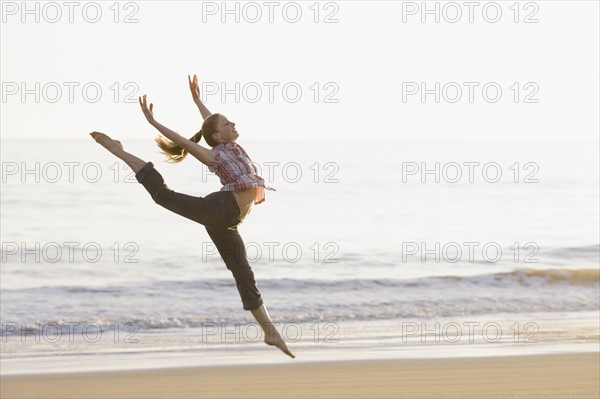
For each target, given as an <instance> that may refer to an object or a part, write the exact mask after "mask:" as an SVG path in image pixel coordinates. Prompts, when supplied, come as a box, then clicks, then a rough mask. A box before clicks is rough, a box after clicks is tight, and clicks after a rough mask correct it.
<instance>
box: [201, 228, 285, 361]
mask: <svg viewBox="0 0 600 399" xmlns="http://www.w3.org/2000/svg"><path fill="white" fill-rule="evenodd" d="M205 227H206V231H207V232H208V235H209V236H210V238H211V240H212V241H213V243H214V244H215V246H216V247H217V250H218V251H219V254H220V255H221V258H223V261H224V262H225V265H226V266H227V269H229V270H230V271H231V273H232V274H233V278H234V279H235V283H236V285H237V289H238V292H239V294H240V297H241V298H242V303H243V307H244V310H249V311H250V312H251V313H252V315H253V316H254V318H255V319H256V321H258V323H259V324H260V326H261V327H262V329H263V331H264V333H265V343H267V344H269V345H274V346H276V347H278V348H279V349H281V350H282V351H283V352H284V353H286V354H288V355H289V356H291V357H295V356H294V355H293V354H292V352H290V351H289V349H288V348H287V345H286V344H285V341H284V340H283V338H282V337H281V335H280V334H279V332H278V331H277V329H276V328H275V326H274V325H273V322H272V321H271V317H270V316H269V313H267V309H266V307H265V305H264V302H263V299H262V296H261V294H260V291H259V290H258V287H257V286H256V280H255V279H254V273H253V272H252V268H251V267H250V264H249V263H248V258H247V255H246V248H245V245H244V241H243V240H242V237H241V236H240V233H239V231H238V230H237V228H234V229H232V230H228V229H223V230H222V229H215V228H212V227H208V226H205Z"/></svg>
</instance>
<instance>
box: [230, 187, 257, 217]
mask: <svg viewBox="0 0 600 399" xmlns="http://www.w3.org/2000/svg"><path fill="white" fill-rule="evenodd" d="M257 189H258V188H257V187H250V188H248V189H246V190H242V191H234V192H233V195H234V196H235V200H236V201H237V204H238V206H239V208H240V220H242V221H243V220H244V219H245V218H246V216H248V214H249V213H250V210H251V209H252V205H254V200H255V198H256V190H257Z"/></svg>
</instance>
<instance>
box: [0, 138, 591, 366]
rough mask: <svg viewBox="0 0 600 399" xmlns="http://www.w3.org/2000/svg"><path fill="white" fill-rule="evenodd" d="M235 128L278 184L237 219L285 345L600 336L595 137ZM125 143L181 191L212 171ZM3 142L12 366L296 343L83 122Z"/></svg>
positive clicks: (262, 352) (573, 341)
mask: <svg viewBox="0 0 600 399" xmlns="http://www.w3.org/2000/svg"><path fill="white" fill-rule="evenodd" d="M115 136H117V135H115ZM238 143H239V144H240V145H242V146H243V147H244V148H245V149H246V151H247V152H248V153H249V155H250V156H251V157H252V159H253V161H254V162H255V164H256V166H257V168H258V169H259V170H260V174H261V176H262V177H263V178H265V180H266V181H267V183H268V185H270V186H272V187H274V188H275V189H276V190H277V191H266V201H265V202H264V203H262V204H260V205H256V206H254V208H253V209H252V211H251V213H250V215H249V216H248V217H247V219H246V220H245V221H244V222H243V223H242V224H241V225H240V226H239V231H240V234H241V235H242V237H243V239H244V241H245V244H246V250H247V254H248V258H249V261H250V264H251V266H252V268H253V270H254V273H255V277H256V279H257V284H258V287H259V289H260V291H261V293H262V295H263V299H264V301H265V304H266V306H267V309H268V312H269V314H270V315H271V317H272V318H273V321H274V322H276V323H278V326H279V328H280V331H282V334H283V336H284V338H285V339H286V341H287V342H288V345H289V347H290V349H291V350H292V352H294V353H295V355H296V359H295V360H294V361H304V360H307V361H310V360H318V359H323V358H327V359H341V358H344V359H350V358H384V357H396V358H401V357H411V358H412V357H440V356H459V357H460V356H483V355H488V354H490V353H493V354H526V353H527V354H529V353H549V352H553V353H556V352H576V351H597V350H598V349H599V342H600V341H599V338H600V326H599V323H600V322H599V316H600V314H599V310H600V277H599V274H600V270H599V262H600V237H599V226H600V217H599V164H598V161H599V157H598V143H538V142H521V143H517V142H443V143H440V142H340V141H335V142H309V141H296V142H291V141H290V142H286V141H280V142H267V141H251V140H248V141H245V140H244V139H243V137H242V138H240V140H239V141H238ZM123 144H124V146H125V148H126V150H128V151H130V152H132V153H133V154H136V155H137V156H138V157H140V158H142V159H145V160H147V161H152V162H153V163H154V164H155V167H156V168H157V170H158V171H159V172H160V173H161V174H162V175H163V176H164V178H165V181H166V183H167V185H168V186H169V187H170V188H171V189H173V190H175V191H178V192H183V193H186V194H189V195H194V196H205V195H207V194H209V193H211V192H214V191H218V190H219V189H220V187H221V185H220V182H219V179H218V177H216V176H215V175H213V174H212V173H210V172H209V171H208V169H207V168H206V166H204V165H202V164H201V163H199V162H198V161H197V160H196V159H194V158H193V157H189V158H187V159H185V160H184V161H183V162H182V163H180V164H175V165H173V164H168V163H166V162H163V157H162V155H160V154H159V153H158V149H157V147H156V146H155V145H154V143H153V142H152V140H146V141H134V140H123ZM1 156H2V159H1V163H2V189H1V210H0V214H1V215H0V216H1V233H0V236H1V241H2V251H1V255H2V262H1V264H0V267H1V269H0V299H1V307H0V319H1V323H2V329H1V332H2V346H1V355H2V356H1V360H0V366H1V373H2V374H3V375H9V374H22V373H34V372H54V371H67V370H78V371H80V370H102V369H115V368H123V369H127V368H153V367H167V366H197V365H212V364H234V363H235V364H239V363H256V362H258V363H265V362H267V363H271V362H275V363H277V362H287V361H289V360H290V359H289V358H287V357H286V356H285V355H283V354H282V353H281V352H279V351H278V350H276V349H275V348H273V347H268V346H266V345H264V344H263V343H262V336H261V334H262V331H260V328H259V327H258V326H257V324H256V322H255V321H254V319H253V318H252V316H251V315H250V313H249V312H247V311H244V310H243V309H242V304H241V300H240V298H239V294H238V292H237V290H236V286H235V282H234V280H233V277H232V276H231V273H230V272H229V271H228V270H227V269H226V268H225V265H224V263H223V262H222V261H221V259H220V257H219V255H218V253H217V252H216V250H215V248H214V246H212V243H211V241H210V239H209V237H208V234H207V233H206V231H205V230H204V227H203V226H201V225H198V224H196V223H194V222H192V221H190V220H187V219H185V218H183V217H181V216H179V215H176V214H173V213H170V212H169V211H168V210H166V209H163V208H161V207H160V206H158V205H156V204H155V203H154V202H153V201H152V199H151V198H150V196H149V194H148V193H147V192H146V191H145V190H144V188H143V187H142V186H141V185H139V184H138V183H137V181H136V180H135V178H134V176H133V173H132V172H131V171H130V170H129V169H128V168H127V167H126V166H125V165H124V163H123V162H122V161H120V160H118V159H116V158H114V157H113V156H112V155H111V154H109V153H108V152H107V151H106V150H104V149H103V148H102V147H100V146H99V145H97V144H95V142H94V141H93V140H92V139H91V138H88V139H83V140H79V141H77V140H73V141H52V140H48V141H44V140H38V141H31V140H23V141H18V140H2V142H1Z"/></svg>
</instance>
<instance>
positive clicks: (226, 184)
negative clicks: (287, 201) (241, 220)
mask: <svg viewBox="0 0 600 399" xmlns="http://www.w3.org/2000/svg"><path fill="white" fill-rule="evenodd" d="M212 151H213V152H215V161H214V163H213V164H211V165H209V167H208V170H210V171H211V172H212V173H214V174H216V175H217V176H219V178H220V179H221V184H222V185H223V187H221V191H242V190H246V189H248V188H251V187H258V188H259V189H258V190H257V193H256V198H255V199H254V204H255V205H256V204H260V203H262V202H264V201H265V190H264V189H265V188H266V189H267V190H271V191H277V190H275V189H274V188H272V187H269V186H267V185H265V180H264V179H263V178H262V177H260V176H259V175H258V174H257V171H256V166H254V164H253V163H252V160H251V159H250V157H249V156H248V154H247V153H246V151H245V150H244V149H243V148H242V146H241V145H239V144H237V143H220V144H217V145H216V146H214V147H213V148H212Z"/></svg>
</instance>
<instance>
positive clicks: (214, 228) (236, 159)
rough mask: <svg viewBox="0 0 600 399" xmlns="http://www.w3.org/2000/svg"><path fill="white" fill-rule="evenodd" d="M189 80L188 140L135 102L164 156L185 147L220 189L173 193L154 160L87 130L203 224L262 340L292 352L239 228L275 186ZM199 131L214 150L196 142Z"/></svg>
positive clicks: (156, 196)
mask: <svg viewBox="0 0 600 399" xmlns="http://www.w3.org/2000/svg"><path fill="white" fill-rule="evenodd" d="M188 82H189V85H190V90H191V92H192V97H193V99H194V102H195V103H196V105H197V106H198V109H199V111H200V113H201V115H202V117H203V119H204V123H203V124H202V129H201V130H200V131H199V132H198V133H196V134H195V135H194V136H193V137H192V138H191V139H189V140H188V139H186V138H184V137H182V136H180V135H179V134H177V133H175V132H174V131H172V130H170V129H168V128H166V127H165V126H163V125H161V124H160V123H158V122H157V121H156V119H155V118H154V114H153V104H150V106H149V107H148V105H147V102H146V96H145V95H144V96H143V98H139V103H140V106H141V108H142V112H143V113H144V116H145V117H146V119H147V120H148V122H149V123H150V124H151V125H152V126H154V127H155V128H156V129H158V131H159V132H161V133H162V134H163V135H164V136H165V137H166V139H165V137H162V136H159V137H158V138H157V139H156V142H157V143H158V145H159V147H160V148H161V149H162V152H163V153H164V154H166V155H167V157H168V158H169V159H168V161H170V162H180V161H182V160H183V159H184V158H185V156H186V155H187V154H188V153H189V154H192V155H193V156H194V157H195V158H196V159H198V160H199V161H200V162H202V163H204V164H205V165H207V166H208V167H209V169H210V170H211V171H212V172H214V173H215V174H217V176H219V178H220V179H221V183H222V184H223V185H224V186H223V188H222V189H221V191H218V192H214V193H211V194H209V195H207V196H206V197H192V196H189V195H186V194H182V193H176V192H174V191H173V190H171V189H169V187H167V185H166V184H165V183H164V180H163V178H162V176H161V175H160V174H159V173H158V171H157V170H156V169H154V165H153V164H152V162H146V161H143V160H141V159H139V158H138V157H136V156H135V155H132V154H130V153H128V152H126V151H125V150H124V149H123V146H122V145H121V143H120V142H119V141H117V140H113V139H111V138H110V137H109V136H107V135H106V134H104V133H99V132H92V133H90V135H91V136H92V137H93V138H94V140H96V142H98V143H99V144H100V145H102V146H103V147H104V148H106V149H107V150H108V151H110V152H111V153H112V154H114V155H115V156H117V158H119V159H121V160H123V161H125V162H126V163H127V164H128V165H129V166H130V167H131V169H132V170H133V171H134V172H135V176H136V179H137V181H138V182H139V183H140V184H142V185H143V186H144V188H145V189H146V190H147V191H148V192H149V193H150V195H151V196H152V199H153V200H154V202H156V203H157V204H159V205H160V206H162V207H164V208H166V209H168V210H170V211H172V212H174V213H177V214H179V215H181V216H183V217H186V218H188V219H191V220H193V221H195V222H197V223H200V224H202V225H204V226H205V228H206V231H207V232H208V235H209V236H210V238H211V240H212V241H213V243H214V244H215V246H216V247H217V250H218V251H219V254H220V255H221V257H222V258H223V261H224V262H225V265H226V266H227V269H229V270H230V271H231V272H232V274H233V277H234V279H235V282H236V285H237V289H238V292H239V294H240V296H241V298H242V303H243V308H244V310H249V311H250V312H251V313H252V315H253V316H254V318H255V319H256V320H257V321H258V322H259V323H260V325H261V327H262V329H263V331H264V333H265V343H267V344H269V345H274V346H276V347H278V348H280V349H281V350H282V351H283V352H284V353H286V354H288V355H289V356H291V357H293V358H294V357H295V356H294V355H293V354H292V353H291V352H290V351H289V350H288V348H287V346H286V343H285V341H284V340H283V338H282V337H281V335H280V334H279V332H278V331H277V329H276V328H275V326H274V325H273V322H272V321H271V318H270V316H269V314H268V313H267V309H266V308H265V305H264V303H263V300H262V297H261V294H260V292H259V290H258V288H257V286H256V281H255V280H254V274H253V272H252V269H251V268H250V265H249V264H248V259H247V256H246V250H245V246H244V242H243V240H242V238H241V236H240V234H239V232H238V230H237V226H238V225H239V224H240V223H242V221H243V220H244V219H245V218H246V216H247V215H248V213H249V212H250V210H251V208H252V206H253V205H255V204H260V203H261V202H264V200H265V198H264V189H265V188H266V189H269V190H273V189H272V188H270V187H267V186H265V184H264V180H263V179H262V178H261V177H260V176H258V175H257V174H256V168H255V167H254V165H252V161H251V160H250V157H248V154H246V152H245V151H244V149H243V148H242V147H241V146H239V145H238V144H237V143H236V140H237V138H238V137H239V134H238V133H237V130H236V129H235V123H233V122H230V121H229V120H228V119H227V118H226V117H225V116H223V115H220V114H211V113H210V111H209V110H208V109H207V108H206V106H204V104H203V103H202V102H201V101H200V90H199V87H198V77H197V76H196V75H194V79H193V80H191V79H190V77H189V75H188ZM202 137H204V138H205V140H206V142H207V143H208V145H209V146H211V147H212V150H209V149H207V148H204V147H202V146H200V145H199V144H198V142H199V141H200V138H202Z"/></svg>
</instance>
